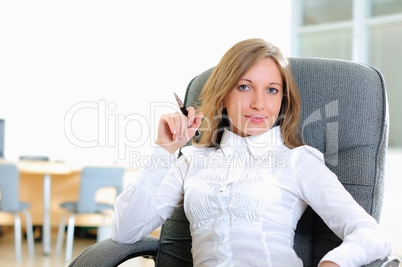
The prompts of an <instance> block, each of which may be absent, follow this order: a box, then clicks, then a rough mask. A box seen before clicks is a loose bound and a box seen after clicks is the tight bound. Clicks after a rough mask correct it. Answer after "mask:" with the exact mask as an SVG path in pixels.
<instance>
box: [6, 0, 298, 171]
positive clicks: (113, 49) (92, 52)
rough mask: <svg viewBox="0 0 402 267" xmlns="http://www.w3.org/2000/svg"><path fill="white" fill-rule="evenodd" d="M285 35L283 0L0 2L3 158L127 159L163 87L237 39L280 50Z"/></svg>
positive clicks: (210, 61) (144, 139)
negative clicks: (255, 40) (269, 44)
mask: <svg viewBox="0 0 402 267" xmlns="http://www.w3.org/2000/svg"><path fill="white" fill-rule="evenodd" d="M289 35H290V0H286V1H275V0H251V1H247V3H245V2H244V1H238V0H235V1H233V0H219V1H216V0H207V1H189V0H187V1H185V0H181V1H177V0H173V1H162V0H158V1H86V0H79V1H63V2H62V1H2V2H1V3H0V36H1V41H0V90H1V95H0V118H5V119H6V143H5V154H6V158H7V159H10V160H16V159H17V158H18V156H19V155H38V154H39V155H48V156H50V157H51V159H53V160H64V161H67V162H73V163H78V164H99V163H105V164H108V163H111V162H119V163H120V164H122V165H125V166H130V165H132V166H133V167H135V166H134V165H135V164H136V162H133V160H130V157H137V156H139V155H144V154H145V153H147V152H146V151H147V150H148V149H147V148H149V146H150V144H151V143H152V142H151V141H150V138H151V136H153V131H150V130H149V128H148V126H152V127H151V128H153V126H155V120H156V121H157V120H158V117H159V115H160V114H161V113H162V112H166V111H170V110H173V108H176V106H175V105H176V104H175V101H174V98H173V94H172V92H173V91H175V92H176V93H178V94H179V95H181V96H184V92H185V88H186V86H187V83H188V82H189V81H190V80H191V79H192V78H193V76H195V75H197V74H199V73H200V72H202V71H204V70H206V69H208V68H209V67H211V66H214V65H215V64H217V62H218V60H219V59H220V57H221V56H222V55H223V53H224V52H225V51H226V50H227V49H229V48H230V47H231V46H232V45H233V44H234V43H236V42H238V41H240V40H243V39H246V38H251V37H259V38H263V39H265V40H267V41H270V42H273V43H275V44H276V45H278V46H279V47H281V48H282V50H283V52H284V54H285V55H286V56H288V55H289V47H290V45H289V43H290V41H289V40H290V36H289ZM162 106H165V107H164V108H162ZM153 113H156V115H154V114H153ZM115 122H119V125H115V124H116V123H115ZM106 129H107V130H106ZM65 130H66V132H65ZM133 153H134V154H133ZM135 153H138V154H135ZM137 163H138V162H137Z"/></svg>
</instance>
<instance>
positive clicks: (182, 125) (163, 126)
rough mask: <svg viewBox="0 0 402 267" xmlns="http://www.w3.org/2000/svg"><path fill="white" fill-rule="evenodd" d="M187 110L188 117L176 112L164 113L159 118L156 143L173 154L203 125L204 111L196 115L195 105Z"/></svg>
mask: <svg viewBox="0 0 402 267" xmlns="http://www.w3.org/2000/svg"><path fill="white" fill-rule="evenodd" d="M187 111H188V116H187V117H186V116H184V115H183V114H182V113H179V112H176V113H170V114H164V115H162V116H161V118H160V119H159V127H158V136H157V138H156V141H155V143H156V144H157V145H160V146H161V147H163V148H164V149H166V150H167V151H169V152H170V153H171V154H173V153H174V152H175V151H176V150H178V149H180V148H181V147H183V146H184V145H185V144H187V142H188V141H189V140H190V139H191V138H192V137H193V136H194V135H195V132H196V131H197V129H198V128H199V127H200V125H201V120H202V117H203V114H202V112H200V113H198V114H197V115H195V109H194V108H193V107H189V108H188V109H187Z"/></svg>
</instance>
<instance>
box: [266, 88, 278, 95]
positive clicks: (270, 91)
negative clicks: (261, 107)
mask: <svg viewBox="0 0 402 267" xmlns="http://www.w3.org/2000/svg"><path fill="white" fill-rule="evenodd" d="M277 92H278V90H277V89H275V88H269V89H268V93H271V94H275V93H277Z"/></svg>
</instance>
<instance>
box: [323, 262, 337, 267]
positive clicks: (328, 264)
mask: <svg viewBox="0 0 402 267" xmlns="http://www.w3.org/2000/svg"><path fill="white" fill-rule="evenodd" d="M319 267H339V265H338V264H336V263H333V262H332V261H323V262H321V264H320V266H319Z"/></svg>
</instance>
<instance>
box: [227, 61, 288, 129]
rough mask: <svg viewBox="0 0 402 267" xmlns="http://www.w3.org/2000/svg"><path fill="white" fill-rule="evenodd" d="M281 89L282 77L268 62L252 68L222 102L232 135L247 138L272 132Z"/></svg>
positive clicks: (270, 62)
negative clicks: (270, 130)
mask: <svg viewBox="0 0 402 267" xmlns="http://www.w3.org/2000/svg"><path fill="white" fill-rule="evenodd" d="M282 88H283V78H282V75H281V73H280V71H279V69H278V67H277V66H276V64H275V62H274V61H273V60H272V59H271V58H265V59H262V60H261V61H259V62H258V63H257V64H255V65H254V66H253V67H251V68H250V70H249V71H248V72H247V73H246V74H245V75H244V76H243V77H241V78H240V80H239V81H238V83H237V84H236V86H235V88H233V89H232V91H231V92H230V93H229V95H228V96H227V97H226V98H225V100H224V102H223V106H224V107H226V109H227V112H228V116H229V118H230V128H231V131H232V132H234V133H236V134H237V135H240V136H242V137H246V136H250V135H259V134H262V133H265V132H266V131H268V130H269V129H271V127H272V126H273V125H274V123H275V121H276V119H277V118H278V115H279V111H280V108H281V103H282V97H283V89H282Z"/></svg>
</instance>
